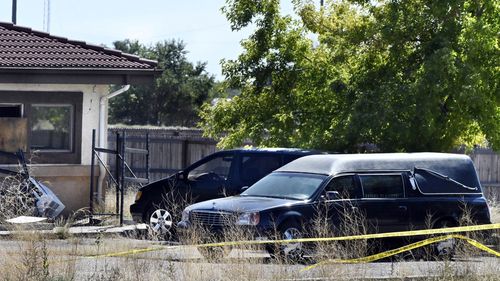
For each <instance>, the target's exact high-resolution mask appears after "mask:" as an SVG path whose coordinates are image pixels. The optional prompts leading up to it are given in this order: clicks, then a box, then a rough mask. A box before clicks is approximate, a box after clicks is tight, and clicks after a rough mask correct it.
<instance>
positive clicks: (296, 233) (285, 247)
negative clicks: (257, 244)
mask: <svg viewBox="0 0 500 281" xmlns="http://www.w3.org/2000/svg"><path fill="white" fill-rule="evenodd" d="M300 238H303V228H302V226H301V225H300V224H299V223H297V222H295V221H287V222H285V223H283V224H282V225H280V226H279V227H278V233H277V239H280V240H292V239H300ZM266 250H267V252H268V253H269V255H270V256H271V258H273V259H276V260H278V261H282V262H292V263H296V262H301V261H303V260H304V243H301V242H297V243H284V244H269V245H267V246H266Z"/></svg>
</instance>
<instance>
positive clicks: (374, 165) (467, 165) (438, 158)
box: [276, 152, 479, 186]
mask: <svg viewBox="0 0 500 281" xmlns="http://www.w3.org/2000/svg"><path fill="white" fill-rule="evenodd" d="M415 167H417V168H425V169H430V170H433V171H436V172H438V173H441V174H443V175H446V176H448V177H450V178H453V179H455V180H458V181H460V182H462V183H464V184H469V185H470V186H479V180H478V178H477V174H476V172H475V169H474V165H473V163H472V160H471V159H470V157H469V156H467V155H460V154H449V153H431V152H423V153H372V154H326V155H325V154H323V155H310V156H304V157H302V158H299V159H297V160H294V161H292V162H290V163H288V164H286V165H285V166H283V167H281V168H278V169H277V170H276V172H304V173H315V174H325V175H336V174H339V173H345V172H362V171H388V170H413V169H414V168H415Z"/></svg>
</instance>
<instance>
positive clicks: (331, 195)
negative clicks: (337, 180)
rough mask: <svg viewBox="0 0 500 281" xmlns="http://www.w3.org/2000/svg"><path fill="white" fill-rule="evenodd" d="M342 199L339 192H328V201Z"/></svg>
mask: <svg viewBox="0 0 500 281" xmlns="http://www.w3.org/2000/svg"><path fill="white" fill-rule="evenodd" d="M337 199H340V193H339V192H338V191H327V192H326V200H337Z"/></svg>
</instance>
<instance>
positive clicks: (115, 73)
mask: <svg viewBox="0 0 500 281" xmlns="http://www.w3.org/2000/svg"><path fill="white" fill-rule="evenodd" d="M161 73H162V70H160V69H156V68H151V69H95V68H93V69H86V68H0V83H17V84H22V83H26V84H114V85H138V84H152V83H153V82H154V79H155V78H156V77H158V76H159V75H160V74H161Z"/></svg>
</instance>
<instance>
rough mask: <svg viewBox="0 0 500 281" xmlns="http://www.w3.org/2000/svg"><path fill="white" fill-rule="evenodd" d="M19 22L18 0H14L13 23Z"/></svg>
mask: <svg viewBox="0 0 500 281" xmlns="http://www.w3.org/2000/svg"><path fill="white" fill-rule="evenodd" d="M16 22H17V0H12V23H13V24H16Z"/></svg>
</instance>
